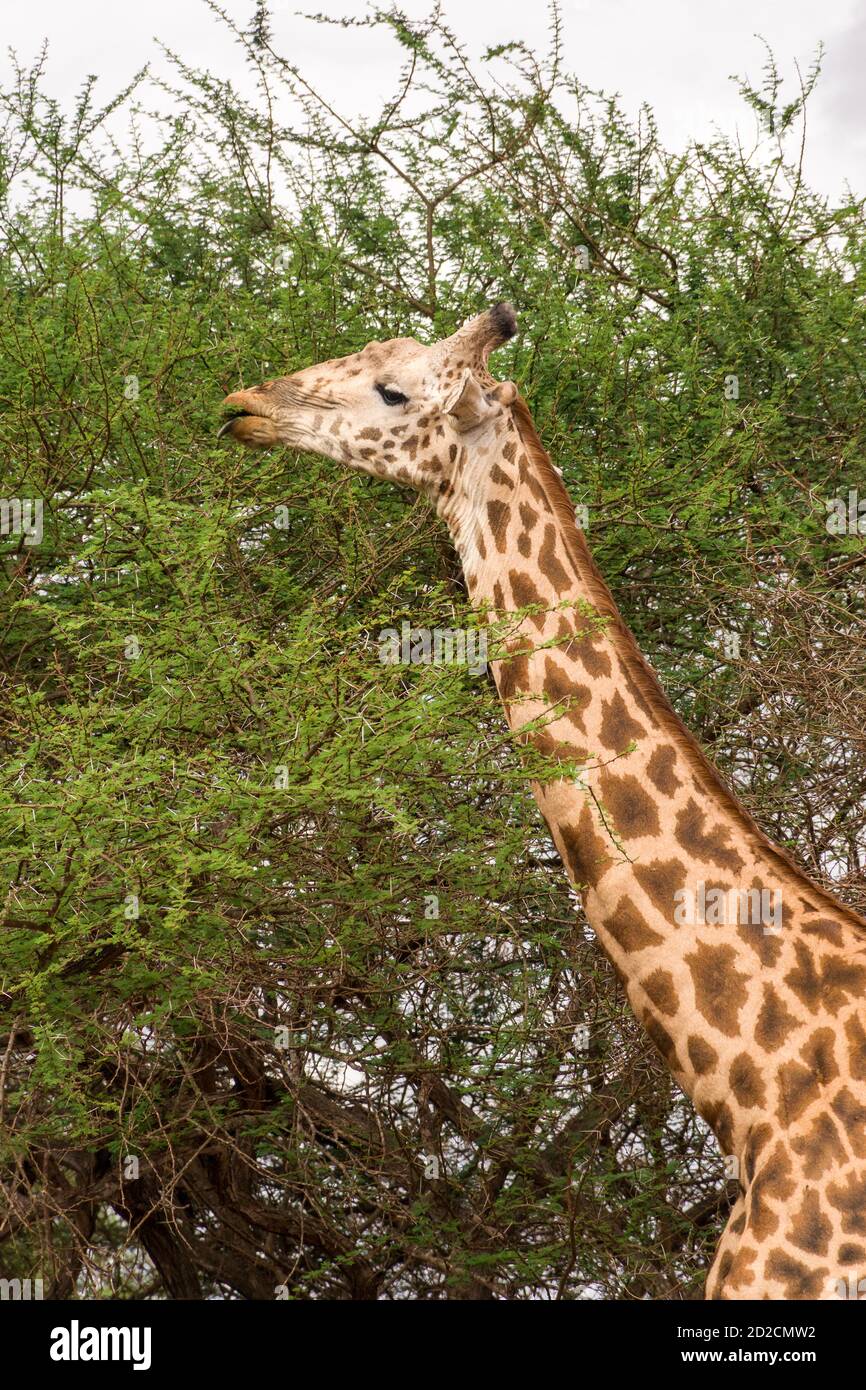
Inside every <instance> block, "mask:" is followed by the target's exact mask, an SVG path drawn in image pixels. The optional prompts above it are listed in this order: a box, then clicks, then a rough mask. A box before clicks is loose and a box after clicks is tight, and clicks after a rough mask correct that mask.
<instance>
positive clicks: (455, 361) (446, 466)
mask: <svg viewBox="0 0 866 1390" xmlns="http://www.w3.org/2000/svg"><path fill="white" fill-rule="evenodd" d="M516 331H517V324H516V321H515V318H514V313H513V311H512V309H511V306H510V305H509V304H496V305H494V307H493V308H492V309H488V310H486V311H485V312H484V313H483V314H479V315H478V316H477V317H476V318H473V319H470V320H469V322H468V323H466V324H464V325H463V327H462V328H460V329H459V330H458V331H457V332H456V333H454V334H452V335H451V337H450V338H443V339H441V340H440V341H439V342H437V343H432V344H430V345H429V346H428V345H425V344H424V343H419V342H417V341H416V340H415V339H414V338H392V339H391V340H390V341H389V342H385V343H378V342H372V343H368V344H367V346H366V347H365V348H364V349H363V350H362V351H361V352H354V353H352V354H351V355H350V356H348V357H337V358H334V359H332V360H330V361H328V362H319V363H318V364H317V365H315V366H312V367H304V368H303V370H301V371H299V372H294V373H293V374H292V375H291V376H284V377H277V378H275V379H274V380H273V381H266V382H264V383H263V384H262V385H261V386H253V387H251V388H249V389H246V390H243V391H234V392H232V394H231V395H230V396H226V398H225V400H224V402H223V405H224V406H225V408H226V409H228V410H232V411H234V412H235V413H234V414H233V416H232V418H231V419H229V420H227V422H226V423H225V424H224V425H223V427H222V429H221V430H220V434H221V435H230V436H231V438H232V439H235V440H237V441H238V442H239V443H241V444H246V445H249V446H250V447H253V448H268V447H270V446H273V445H278V444H287V445H289V446H291V447H292V448H295V449H303V450H305V451H309V452H310V453H318V454H324V455H325V456H326V457H327V458H332V459H335V460H337V462H339V463H345V464H348V465H349V466H350V467H353V468H358V469H361V470H363V471H364V472H366V473H372V474H374V475H375V476H376V477H379V478H390V479H391V480H392V481H394V482H399V483H402V484H404V485H407V486H411V487H414V488H416V489H417V490H418V491H419V492H427V493H430V494H431V495H435V494H437V493H438V494H445V493H447V492H448V490H449V488H450V486H451V479H452V477H453V475H454V472H455V470H456V468H457V467H459V462H460V460H461V459H462V458H465V450H464V449H463V447H462V446H463V445H464V444H465V443H466V442H469V441H471V442H472V443H473V444H477V443H480V442H481V441H482V440H483V438H484V436H485V435H486V433H487V432H488V431H489V430H490V429H491V427H493V426H495V425H496V423H497V422H499V421H500V420H501V418H502V415H503V412H504V411H505V410H506V409H507V408H508V406H509V405H510V404H511V402H512V401H513V400H514V398H515V396H516V394H517V392H516V388H515V386H514V385H513V383H512V382H510V381H505V382H496V381H494V379H493V377H492V376H491V375H490V374H489V372H488V370H487V359H488V356H489V354H490V353H491V352H492V351H493V349H494V348H497V347H499V346H500V345H501V344H502V343H504V342H506V341H507V340H508V339H509V338H511V337H512V336H513V335H514V333H515V332H516Z"/></svg>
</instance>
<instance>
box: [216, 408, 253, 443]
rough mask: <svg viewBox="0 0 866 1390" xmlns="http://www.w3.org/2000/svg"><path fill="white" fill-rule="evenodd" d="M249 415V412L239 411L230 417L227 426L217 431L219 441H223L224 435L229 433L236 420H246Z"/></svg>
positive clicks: (222, 426)
mask: <svg viewBox="0 0 866 1390" xmlns="http://www.w3.org/2000/svg"><path fill="white" fill-rule="evenodd" d="M249 414H250V412H249V411H248V410H238V411H236V412H235V414H234V415H230V416H229V418H228V419H227V420H226V422H225V424H224V425H221V426H220V428H219V429H218V430H217V439H222V437H223V435H224V434H227V433H228V432H229V430H230V429H231V427H232V425H233V424H234V422H235V420H244V419H246V417H247V416H248V415H249Z"/></svg>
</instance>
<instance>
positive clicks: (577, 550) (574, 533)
mask: <svg viewBox="0 0 866 1390" xmlns="http://www.w3.org/2000/svg"><path fill="white" fill-rule="evenodd" d="M511 413H512V417H513V419H514V423H515V426H516V428H517V431H518V433H519V435H520V439H521V442H522V444H523V447H524V449H525V451H526V454H527V456H528V458H529V461H530V465H531V466H532V467H533V469H534V473H535V477H536V479H537V480H538V482H539V483H540V484H541V486H542V487H543V489H544V491H545V494H546V496H547V500H548V502H549V504H550V506H551V509H552V511H553V514H554V516H555V517H556V519H557V521H558V522H559V525H560V532H561V535H562V538H563V542H564V544H565V547H566V550H567V552H568V555H569V558H570V560H571V562H572V564H573V565H574V566H575V569H576V571H577V573H578V574H579V575H580V576H581V578H582V579H583V580H584V581H585V583H586V585H587V588H588V589H589V591H590V593H591V594H592V598H593V602H594V603H595V606H596V607H597V608H598V611H599V612H600V613H601V614H603V615H604V616H605V617H607V618H609V619H610V622H609V625H608V629H607V630H608V632H610V633H611V635H612V637H613V641H614V646H615V648H616V650H617V652H618V654H619V656H620V657H621V658H622V660H623V662H624V664H625V667H626V670H627V672H628V674H629V676H631V678H632V680H633V681H634V683H635V686H636V687H637V689H638V690H639V691H640V693H641V695H642V696H643V698H644V699H645V700H646V702H647V704H648V705H649V706H650V708H651V709H652V711H653V713H654V714H655V715H656V716H657V718H658V719H659V722H660V724H661V725H662V726H663V727H664V729H665V731H666V732H667V734H668V735H669V737H670V738H671V741H672V742H673V743H674V745H675V746H676V747H677V748H679V749H680V750H681V751H682V753H683V754H684V755H685V756H686V757H687V758H688V759H690V760H691V762H692V764H693V766H694V767H695V769H696V770H697V771H698V772H699V773H700V775H701V776H702V777H703V778H704V779H705V780H706V781H707V782H708V783H709V784H710V785H711V787H712V789H713V791H714V792H715V793H716V795H717V796H718V797H719V798H720V800H721V801H722V803H723V804H724V805H725V806H726V807H727V809H728V810H729V811H731V812H732V813H733V814H734V815H735V816H736V817H737V819H738V820H739V821H740V823H741V824H742V825H743V826H744V827H745V829H746V830H747V831H748V832H749V833H750V834H751V835H752V836H753V837H754V839H755V840H756V841H757V842H758V843H759V844H760V845H761V847H762V848H763V850H764V851H765V853H766V854H768V855H769V856H770V858H771V860H772V861H773V862H774V863H775V864H776V865H777V866H778V868H779V870H780V872H781V874H782V875H783V877H784V878H785V879H787V880H788V881H789V882H790V881H792V880H793V882H794V884H795V886H796V887H797V888H798V889H799V890H800V891H801V892H806V893H808V894H809V895H810V896H811V897H812V898H817V899H818V900H819V902H820V903H823V904H824V905H825V906H826V907H828V908H830V909H832V911H833V912H834V913H836V914H837V915H838V914H840V913H841V914H842V915H843V916H844V917H845V918H846V919H847V920H848V921H849V922H851V923H852V924H853V925H854V926H856V927H858V928H861V929H864V930H866V917H863V916H861V914H860V913H859V912H857V911H856V910H855V909H854V908H852V907H849V906H848V904H847V903H843V902H842V901H841V899H839V898H837V897H836V895H835V894H834V893H832V892H831V891H830V890H829V889H827V888H823V887H821V885H819V884H817V883H813V882H812V880H811V879H810V878H809V877H808V876H807V875H806V873H805V871H804V870H803V869H801V867H800V865H799V864H798V863H797V862H796V860H795V859H793V858H792V857H791V855H790V854H788V852H787V850H784V849H783V848H782V847H781V845H777V844H776V843H775V842H774V841H773V840H771V839H770V837H769V836H768V835H766V834H765V833H764V831H763V830H762V829H761V827H760V826H759V825H758V823H757V821H756V820H755V819H754V817H753V816H752V815H751V814H750V813H749V812H748V811H747V810H746V808H745V806H743V804H742V802H741V801H740V800H739V799H738V798H737V797H736V796H735V795H734V793H733V792H732V791H731V789H730V787H729V786H728V785H727V783H726V782H725V781H724V779H723V778H722V776H721V774H720V772H719V771H718V769H717V768H716V767H715V765H714V764H713V762H712V761H711V760H710V758H709V756H708V755H707V754H706V753H705V752H704V750H703V748H702V747H701V745H700V744H699V743H698V741H697V739H696V738H695V736H694V735H693V734H692V733H691V732H690V730H689V729H687V728H686V725H685V724H684V723H683V721H682V720H681V719H680V717H679V715H678V714H677V712H676V710H675V709H674V707H673V705H672V704H671V702H670V700H669V699H668V697H667V695H666V694H665V692H664V691H663V689H662V687H661V685H660V684H659V680H658V677H657V676H656V674H655V672H654V671H653V669H652V667H651V666H650V665H649V664H648V663H647V661H646V660H645V658H644V656H643V653H642V652H641V650H640V648H639V647H638V645H637V642H636V641H635V638H634V636H633V635H632V633H631V630H630V629H629V627H628V626H627V624H626V623H625V621H624V619H623V617H622V614H621V613H620V611H619V609H618V608H617V606H616V602H615V600H614V597H613V594H612V593H611V591H610V589H609V588H608V586H607V584H606V583H605V581H604V579H603V578H602V575H601V573H600V571H599V569H598V567H597V565H596V563H595V560H594V559H593V557H592V554H591V552H590V549H589V546H588V545H587V543H586V539H585V537H584V535H583V532H582V531H581V530H580V528H579V527H578V525H577V520H576V517H575V512H574V504H573V503H572V501H571V498H570V497H569V495H568V492H567V490H566V487H565V484H564V483H563V481H562V479H561V478H560V476H559V474H558V472H557V471H556V469H555V468H554V466H553V463H552V462H551V458H550V455H549V454H548V452H547V450H546V449H545V447H544V445H543V444H542V442H541V438H540V437H539V434H538V430H537V429H536V426H535V421H534V420H533V418H532V414H531V413H530V410H529V406H528V405H527V404H526V401H525V400H524V399H523V397H522V396H521V395H517V396H516V397H515V398H514V401H513V402H512V404H511Z"/></svg>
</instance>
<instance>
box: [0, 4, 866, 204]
mask: <svg viewBox="0 0 866 1390" xmlns="http://www.w3.org/2000/svg"><path fill="white" fill-rule="evenodd" d="M301 3H303V0H301ZM298 4H299V0H275V3H274V4H273V12H274V24H273V31H274V39H275V46H276V47H277V49H278V51H280V52H282V53H283V54H284V55H285V56H286V57H288V58H291V59H292V60H293V61H295V62H297V63H298V64H299V65H300V66H301V67H302V69H303V70H304V71H305V73H307V74H308V75H309V76H310V77H311V79H313V80H314V81H316V82H317V84H318V85H319V86H320V87H321V88H322V90H323V91H324V92H325V94H326V95H329V96H331V97H332V98H333V99H334V100H335V102H336V103H337V105H338V106H339V108H340V109H341V110H342V111H344V112H347V113H353V112H356V111H363V110H371V109H374V108H375V107H376V106H377V105H378V100H379V99H380V98H381V97H383V96H385V95H389V94H390V93H391V91H392V89H393V86H394V82H395V79H396V74H397V71H398V66H399V62H400V55H399V52H398V50H397V47H396V45H395V44H394V43H393V42H392V41H391V40H390V39H389V38H387V37H386V36H384V35H382V34H377V33H371V32H368V31H363V30H362V31H358V30H343V29H339V28H334V27H331V26H327V27H324V28H323V27H321V26H318V25H314V24H311V23H310V22H309V21H308V20H305V19H304V18H303V17H302V15H301V13H300V11H299V9H298ZM222 6H223V8H224V9H225V10H226V11H227V12H228V13H229V14H230V15H231V16H232V17H233V18H235V19H236V20H238V21H240V22H241V23H244V24H245V23H246V22H247V21H248V19H249V18H250V17H251V15H252V13H253V10H254V4H253V0H222ZM306 8H307V9H309V10H311V11H312V10H321V11H324V12H326V13H328V14H334V15H355V16H360V15H362V14H364V13H366V9H367V7H366V4H365V3H364V0H309V3H308V5H307V7H306ZM401 8H402V9H403V10H404V12H405V13H406V14H408V15H409V16H412V17H420V16H422V15H423V14H425V13H426V12H427V11H428V9H429V4H428V0H402V3H401ZM444 10H445V14H446V16H447V17H448V20H449V22H450V24H451V26H452V27H453V28H454V29H455V30H456V31H457V32H458V34H459V35H460V37H461V38H462V39H464V41H466V42H467V43H468V44H469V47H470V50H471V51H472V52H474V53H478V52H480V50H481V49H482V48H483V47H484V46H486V45H487V44H492V43H496V42H501V41H504V40H507V39H511V38H522V39H524V40H525V41H527V42H528V43H529V44H530V45H532V46H535V47H542V46H543V45H544V42H545V39H546V29H547V13H546V7H545V5H544V3H543V0H462V3H461V0H444ZM562 11H563V17H564V23H565V55H566V66H567V67H568V68H570V69H571V70H573V71H574V72H576V74H577V75H578V77H579V78H580V79H581V80H582V81H583V82H585V83H587V84H588V85H589V86H591V87H596V88H603V89H605V90H607V91H609V92H610V91H617V92H619V93H621V94H622V97H623V99H624V102H625V105H626V109H627V110H628V111H629V112H630V113H631V114H636V113H637V109H638V107H639V105H640V102H641V101H644V100H645V101H647V102H649V103H650V105H651V106H652V107H653V108H654V110H655V112H656V116H657V118H658V122H659V126H660V131H661V135H662V139H663V141H664V142H665V143H666V144H667V145H668V146H669V147H671V148H678V147H680V146H681V145H682V144H683V143H684V142H685V140H686V139H687V138H688V137H689V136H693V137H696V138H701V137H702V136H706V135H708V134H709V133H710V132H711V130H712V127H713V125H714V124H715V125H717V126H718V127H720V128H721V129H723V130H724V131H726V132H727V133H729V134H733V133H734V132H735V131H736V130H737V129H739V131H740V133H741V134H742V136H743V140H744V144H745V145H746V146H747V147H748V146H750V145H751V142H752V139H753V136H754V129H755V127H754V117H753V116H752V113H751V112H750V111H749V110H748V108H747V107H746V106H745V104H744V103H743V101H742V99H741V98H740V96H739V94H738V92H737V89H736V84H735V83H734V82H732V81H731V80H730V76H731V74H733V73H736V74H738V75H748V76H749V77H750V78H751V79H752V80H753V81H754V80H756V79H758V78H759V77H760V71H761V67H762V65H763V62H764V57H765V54H764V49H763V46H762V45H761V44H760V43H759V41H758V40H757V38H756V37H755V35H756V34H760V35H762V37H763V38H765V39H766V40H767V41H768V42H769V44H770V46H771V48H772V49H773V51H774V53H775V56H776V61H777V64H778V66H779V68H780V71H781V72H782V74H783V75H784V76H785V78H786V83H785V86H784V88H783V90H782V95H783V97H792V96H793V95H794V94H795V91H796V86H795V84H796V80H797V79H796V71H795V66H794V65H795V63H796V62H799V65H800V68H801V70H802V71H803V73H804V74H805V72H806V71H807V70H808V68H809V66H810V64H811V61H812V58H813V56H814V53H815V50H816V47H817V44H818V42H819V40H821V39H823V40H824V43H825V45H826V48H827V54H826V59H825V64H824V73H823V76H822V78H821V80H820V82H819V85H818V88H817V90H816V92H815V93H814V95H813V98H812V101H811V103H810V113H811V114H810V116H809V128H808V143H807V151H808V154H807V164H806V174H807V178H808V180H809V182H810V183H812V185H813V186H815V187H817V188H820V189H821V190H822V191H824V192H826V193H828V194H830V195H831V196H834V197H838V196H840V195H841V194H842V193H843V191H844V186H845V182H846V180H847V182H848V183H849V184H850V185H851V187H852V189H853V190H854V192H855V193H859V194H863V193H864V192H866V120H864V114H866V95H864V93H866V4H864V0H824V3H823V4H816V3H815V0H718V3H709V0H703V2H702V3H701V2H700V0H563V3H562ZM3 37H4V43H5V45H8V46H10V47H12V48H14V49H15V50H16V51H17V53H18V57H19V59H20V60H22V61H24V62H25V63H29V62H30V61H32V59H33V58H34V57H35V55H36V52H37V50H38V48H39V46H40V44H41V42H42V40H43V39H45V38H47V39H48V41H49V45H50V54H51V58H50V64H49V70H48V85H49V88H50V90H51V91H52V93H53V95H55V96H57V97H58V98H59V99H60V100H61V101H62V102H63V103H64V104H65V103H68V102H69V101H70V99H71V98H72V97H73V95H74V93H75V91H76V89H77V88H78V87H79V85H80V83H81V81H82V79H83V78H84V76H85V75H86V74H87V73H97V74H99V76H100V79H101V80H100V84H99V87H98V88H97V95H98V96H99V97H101V99H102V100H105V99H107V98H108V97H109V96H110V95H111V94H112V93H113V92H114V91H116V90H118V89H119V88H120V87H121V86H122V85H123V84H124V82H125V81H126V80H128V79H129V77H131V75H132V74H133V73H134V72H135V71H136V70H137V69H138V68H139V67H141V66H142V65H143V63H144V62H146V61H152V63H153V64H154V67H155V69H156V70H157V71H158V72H159V71H163V72H164V71H165V70H166V65H165V62H164V60H163V59H162V56H161V54H160V53H159V50H158V49H157V47H156V44H155V42H154V39H155V38H156V37H158V38H160V39H161V40H162V41H163V42H164V43H165V44H166V45H167V46H168V47H169V48H172V49H174V50H176V51H177V52H179V53H180V54H181V56H182V57H183V58H184V59H185V60H186V61H187V62H189V63H191V64H193V65H195V66H210V67H212V68H213V70H214V71H215V72H219V73H220V74H222V75H223V76H230V75H235V74H236V75H237V76H238V77H239V78H240V77H242V75H243V72H244V65H243V60H242V57H241V55H240V52H239V50H238V48H237V47H236V46H235V45H233V44H232V41H231V39H230V38H229V36H228V35H227V33H226V31H225V30H224V29H223V27H222V25H221V24H220V22H219V21H218V20H217V18H216V17H215V16H214V15H213V14H212V13H211V12H210V11H209V9H208V8H207V6H206V4H205V3H204V0H132V3H130V0H35V2H34V3H31V4H22V3H16V4H13V3H11V0H7V3H6V4H5V5H4V14H3ZM8 75H9V68H8V64H7V60H6V56H5V52H4V54H3V57H2V59H0V81H6V80H8Z"/></svg>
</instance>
